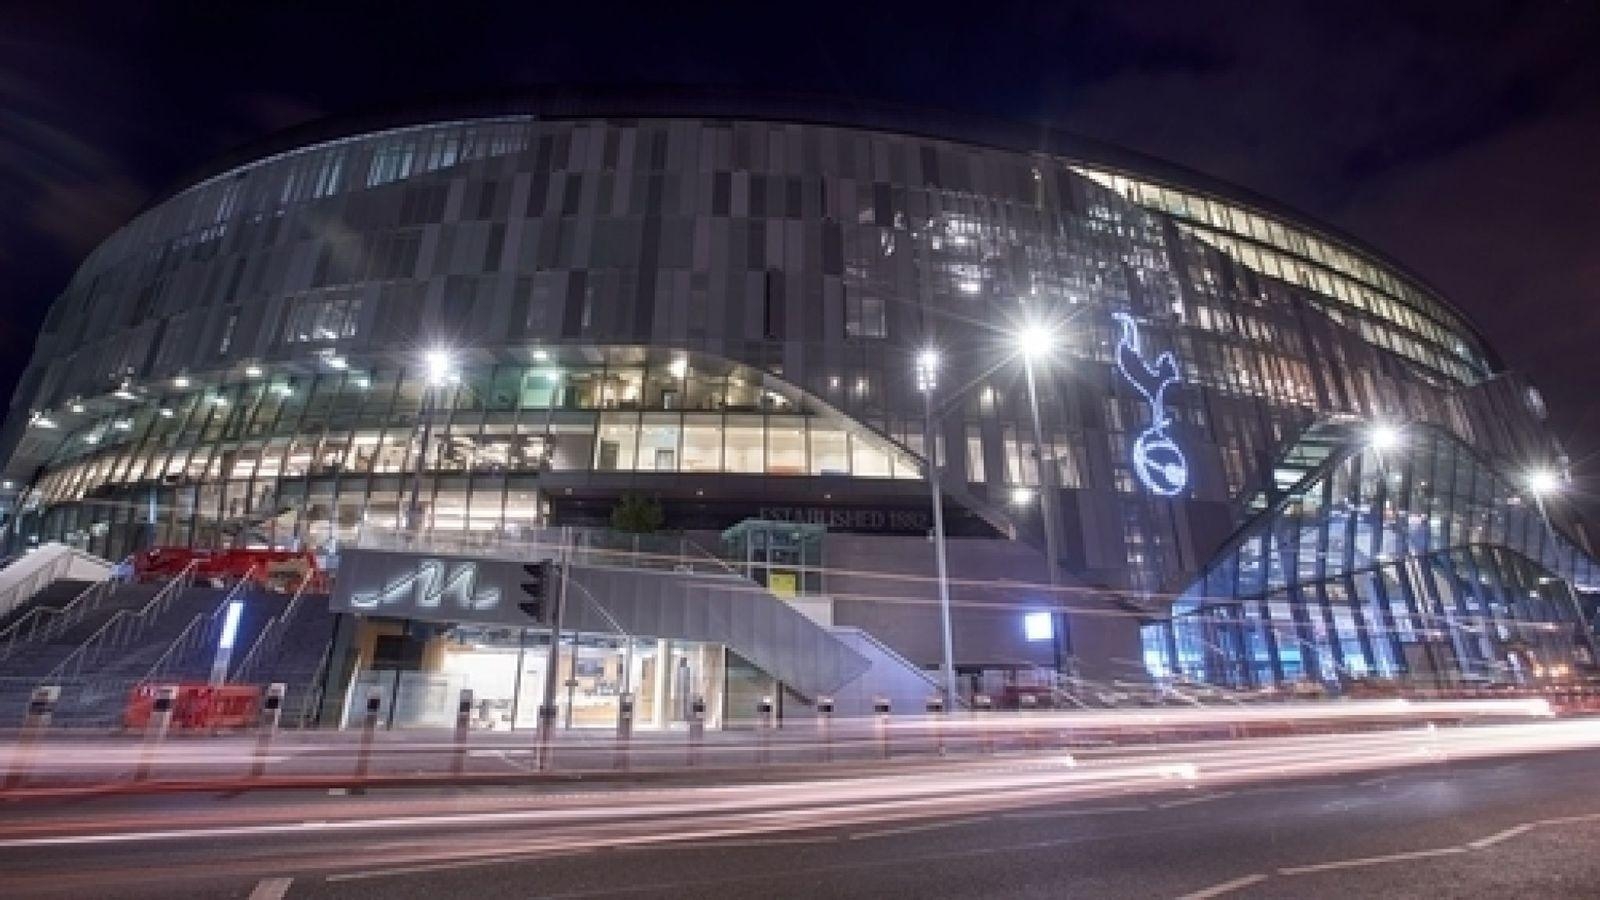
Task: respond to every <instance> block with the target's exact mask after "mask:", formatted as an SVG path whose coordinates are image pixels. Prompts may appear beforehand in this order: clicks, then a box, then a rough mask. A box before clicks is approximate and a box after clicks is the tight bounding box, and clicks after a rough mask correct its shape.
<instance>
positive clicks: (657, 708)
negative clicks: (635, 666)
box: [650, 640, 672, 729]
mask: <svg viewBox="0 0 1600 900" xmlns="http://www.w3.org/2000/svg"><path fill="white" fill-rule="evenodd" d="M651 683H652V690H651V699H650V715H651V717H652V718H653V719H654V720H655V723H656V727H657V728H662V729H665V728H666V727H667V725H668V722H669V721H670V720H669V719H668V718H667V712H668V710H670V709H671V706H670V705H669V704H668V702H667V695H668V693H669V692H670V691H671V690H672V642H671V641H668V640H658V641H656V669H655V677H654V678H652V679H651Z"/></svg>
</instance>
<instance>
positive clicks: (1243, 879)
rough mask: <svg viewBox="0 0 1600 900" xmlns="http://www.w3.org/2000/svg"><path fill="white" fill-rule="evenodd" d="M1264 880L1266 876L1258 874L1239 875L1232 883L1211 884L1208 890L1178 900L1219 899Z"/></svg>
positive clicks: (1186, 895)
mask: <svg viewBox="0 0 1600 900" xmlns="http://www.w3.org/2000/svg"><path fill="white" fill-rule="evenodd" d="M1266 880H1267V876H1265V875H1261V874H1259V873H1258V874H1255V875H1241V876H1239V877H1238V878H1235V879H1233V880H1232V881H1224V882H1222V883H1220V884H1213V885H1212V886H1210V887H1208V888H1201V889H1200V890H1198V891H1195V892H1194V893H1192V894H1184V895H1183V896H1182V897H1179V898H1178V900H1208V898H1210V897H1221V896H1222V895H1223V894H1231V893H1233V892H1234V891H1237V890H1239V889H1240V888H1247V887H1249V886H1250V885H1252V884H1259V883H1260V882H1263V881H1266Z"/></svg>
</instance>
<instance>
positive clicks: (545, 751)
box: [538, 527, 572, 770]
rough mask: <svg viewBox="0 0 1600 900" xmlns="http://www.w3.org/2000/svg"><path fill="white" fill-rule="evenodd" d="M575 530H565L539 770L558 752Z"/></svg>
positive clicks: (541, 708)
mask: <svg viewBox="0 0 1600 900" xmlns="http://www.w3.org/2000/svg"><path fill="white" fill-rule="evenodd" d="M571 551H572V529H571V528H569V527H563V528H562V529H561V554H560V558H561V592H560V593H559V594H557V595H556V602H555V604H554V607H555V608H554V609H553V610H552V611H551V614H550V655H549V657H548V658H546V660H545V664H544V698H543V702H541V703H540V704H539V735H538V739H539V748H538V753H539V769H540V770H545V769H549V768H550V763H551V761H552V757H553V756H554V754H553V753H552V750H553V742H554V740H555V733H556V687H557V686H558V685H559V684H560V682H561V679H560V677H559V673H558V671H557V670H558V669H559V668H560V665H561V614H562V613H563V612H564V611H565V610H566V606H567V579H568V578H569V577H570V576H569V574H568V570H569V569H570V568H571V567H572V552H571Z"/></svg>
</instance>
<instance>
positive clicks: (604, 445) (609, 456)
mask: <svg viewBox="0 0 1600 900" xmlns="http://www.w3.org/2000/svg"><path fill="white" fill-rule="evenodd" d="M638 444H639V416H638V414H637V413H633V414H629V413H606V414H605V415H602V416H601V417H600V431H599V435H598V437H597V438H596V441H595V453H594V468H595V471H597V472H625V471H631V470H632V469H633V467H634V451H635V450H636V449H637V447H638Z"/></svg>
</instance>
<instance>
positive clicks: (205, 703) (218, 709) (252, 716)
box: [122, 683, 261, 731]
mask: <svg viewBox="0 0 1600 900" xmlns="http://www.w3.org/2000/svg"><path fill="white" fill-rule="evenodd" d="M158 687H160V685H156V684H148V683H146V684H136V685H134V686H133V689H132V690H131V691H129V692H128V705H127V706H126V707H125V708H124V709H123V711H122V727H124V728H144V727H145V726H146V725H148V724H149V723H150V715H151V712H152V711H153V710H154V708H155V700H156V689H157V688H158ZM175 687H177V689H178V698H177V700H176V701H175V702H174V703H173V705H172V725H171V727H172V728H173V729H176V730H189V731H194V730H199V729H213V728H248V727H250V726H251V725H254V724H255V723H256V718H257V716H258V714H259V712H260V710H261V686H260V685H258V684H224V685H209V684H199V683H185V684H179V685H175Z"/></svg>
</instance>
